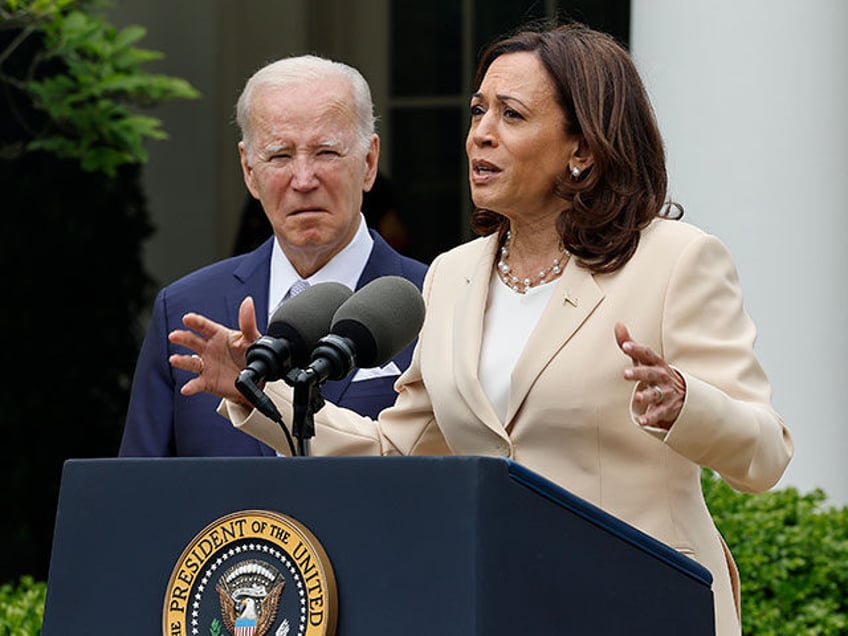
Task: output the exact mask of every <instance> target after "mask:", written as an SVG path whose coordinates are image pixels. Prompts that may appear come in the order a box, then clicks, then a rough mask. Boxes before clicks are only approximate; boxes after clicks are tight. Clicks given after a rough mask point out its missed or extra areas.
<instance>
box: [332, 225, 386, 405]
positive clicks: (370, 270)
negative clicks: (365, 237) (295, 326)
mask: <svg viewBox="0 0 848 636" xmlns="http://www.w3.org/2000/svg"><path fill="white" fill-rule="evenodd" d="M369 232H370V233H371V238H372V239H373V240H374V245H373V246H372V248H371V254H370V255H369V256H368V260H367V261H366V262H365V268H364V269H363V270H362V274H361V275H360V277H359V280H358V281H357V283H356V290H354V291H358V290H360V289H361V288H362V287H364V286H365V285H367V284H368V283H370V282H371V281H373V280H374V279H376V278H379V277H381V276H393V275H398V273H399V271H400V266H399V264H398V259H397V258H396V257H395V256H394V252H393V251H392V250H391V248H390V247H389V244H388V243H386V241H385V240H383V238H382V237H381V236H380V235H379V234H377V233H376V232H375V231H374V230H369ZM355 375H356V373H355V372H353V373H349V374H348V375H347V376H346V377H344V378H342V379H341V380H337V381H332V382H327V383H325V384H324V385H323V386H322V387H321V394H322V395H323V396H324V398H325V399H326V400H328V401H329V402H333V403H336V404H337V403H338V402H340V401H341V397H342V396H343V395H344V394H345V392H346V391H347V389H348V387H349V386H350V384H351V381H352V380H353V377H354V376H355Z"/></svg>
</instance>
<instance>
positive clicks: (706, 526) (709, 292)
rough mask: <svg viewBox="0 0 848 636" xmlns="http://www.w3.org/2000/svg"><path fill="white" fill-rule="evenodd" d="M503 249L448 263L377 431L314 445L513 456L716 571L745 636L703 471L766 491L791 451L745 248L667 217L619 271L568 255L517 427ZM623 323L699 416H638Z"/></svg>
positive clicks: (366, 426)
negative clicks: (620, 337)
mask: <svg viewBox="0 0 848 636" xmlns="http://www.w3.org/2000/svg"><path fill="white" fill-rule="evenodd" d="M496 252H497V245H496V239H495V237H494V236H490V237H487V238H480V239H476V240H473V241H471V242H468V243H466V244H464V245H461V246H459V247H457V248H455V249H452V250H451V251H449V252H446V253H444V254H442V255H440V256H439V257H438V258H436V260H435V261H434V262H433V264H432V265H431V267H430V270H429V272H428V274H427V277H426V279H425V282H424V291H423V294H424V299H425V303H426V307H427V313H426V318H425V321H424V325H423V327H422V330H421V334H420V337H419V340H418V344H417V348H416V349H415V353H414V355H413V359H412V364H411V366H410V367H409V369H408V370H407V371H406V372H405V373H404V374H403V375H402V376H401V377H400V378H399V379H398V381H397V384H396V388H397V390H398V391H399V396H398V400H397V402H396V404H395V406H393V407H390V408H388V409H386V410H385V411H383V412H382V413H381V415H380V417H379V420H378V421H377V423H376V426H375V425H374V423H373V422H372V421H371V420H365V418H363V417H361V416H359V415H357V414H355V413H353V412H351V411H346V410H343V409H339V408H337V407H335V406H334V405H332V404H327V405H326V406H325V407H324V408H323V409H321V410H320V411H319V412H318V413H317V414H316V416H315V422H316V435H315V437H314V438H313V440H312V445H311V452H312V453H313V454H314V455H374V454H382V455H412V454H446V453H453V454H457V455H493V456H504V457H510V458H512V459H513V460H515V461H517V462H520V463H521V464H523V465H525V466H527V467H528V468H530V469H532V470H534V471H536V472H538V473H540V474H541V475H543V476H545V477H547V478H548V479H550V480H552V481H554V482H556V483H558V484H559V485H561V486H562V487H564V488H565V489H567V490H569V491H570V492H572V493H574V494H576V495H578V496H580V497H582V498H584V499H586V500H588V501H589V502H591V503H593V504H595V505H597V506H599V507H601V508H603V509H604V510H606V511H607V512H609V513H611V514H613V515H615V516H616V517H618V518H620V519H622V520H624V521H626V522H628V523H630V524H632V525H633V526H635V527H637V528H639V529H641V530H642V531H644V532H646V533H648V534H650V535H652V536H654V537H655V538H657V539H659V540H660V541H662V542H664V543H666V544H668V545H670V546H672V547H674V548H676V549H677V550H679V551H680V552H682V553H684V554H686V555H688V556H690V557H691V558H693V559H695V560H697V561H699V562H700V563H701V564H703V565H704V566H705V567H707V568H708V569H709V570H710V571H711V572H712V574H713V577H714V584H713V591H714V597H715V606H716V625H717V632H716V633H717V634H719V635H721V636H724V635H731V634H739V633H740V627H739V619H738V607H739V603H738V574H737V571H736V566H735V564H734V563H733V559H732V557H731V556H730V553H729V552H728V551H727V548H726V546H725V545H724V542H723V540H722V538H721V536H720V535H719V533H718V531H717V529H716V527H715V526H714V524H713V521H712V519H711V516H710V513H709V511H708V510H707V507H706V505H705V503H704V499H703V495H702V492H701V486H700V467H701V466H706V467H709V468H711V469H713V470H715V471H717V472H719V473H720V474H721V475H722V476H723V478H724V479H725V480H727V482H728V483H730V484H731V485H732V486H733V487H734V488H736V489H738V490H741V491H744V492H760V491H764V490H766V489H768V488H770V487H771V486H773V485H774V484H775V483H776V482H777V480H778V479H779V478H780V476H781V475H782V473H783V471H784V469H785V467H786V465H787V463H788V462H789V459H790V457H791V456H792V452H793V446H792V441H791V438H790V435H789V431H788V430H787V428H786V427H785V426H784V424H783V421H782V420H781V418H780V416H779V415H778V414H777V413H776V412H775V411H774V409H773V408H772V406H771V403H770V400H771V388H770V385H769V381H768V379H767V377H766V374H765V373H764V372H763V369H762V368H761V367H760V365H759V363H758V362H757V359H756V357H755V355H754V351H753V347H754V339H755V328H754V325H753V323H752V322H751V320H750V319H749V317H748V315H747V314H746V312H745V310H744V308H743V303H742V293H741V290H740V286H739V281H738V277H737V273H736V268H735V265H734V263H733V260H732V258H731V256H730V254H729V253H728V251H727V250H726V249H725V247H724V246H723V245H722V243H721V242H720V241H719V240H717V239H716V238H715V237H713V236H710V235H708V234H706V233H704V232H702V231H701V230H699V229H697V228H695V227H693V226H691V225H688V224H686V223H683V222H681V221H671V220H663V219H657V220H655V221H654V222H653V223H652V224H651V226H650V227H649V228H647V229H646V230H645V231H644V232H643V235H642V239H641V242H640V245H639V248H638V250H637V251H636V253H635V254H634V256H633V258H632V259H631V260H630V262H628V264H627V265H626V266H625V267H623V268H622V269H621V270H619V271H617V272H615V273H613V274H609V275H594V274H591V273H590V272H588V271H587V270H586V269H583V268H581V267H579V266H578V265H577V264H576V263H575V260H574V259H570V261H569V262H568V264H567V266H566V268H565V271H564V272H563V274H562V276H561V277H560V279H559V281H558V282H557V283H556V289H555V293H554V296H553V298H552V300H551V301H550V303H549V305H548V306H547V307H546V309H545V310H544V312H543V314H542V316H541V318H540V320H539V323H538V325H537V326H536V328H535V330H534V331H533V333H532V334H531V335H530V338H529V340H528V342H527V344H526V347H525V349H524V351H523V353H522V354H521V356H520V358H519V360H518V362H517V364H516V365H515V368H514V369H512V371H511V376H512V383H511V384H512V390H511V393H510V397H509V406H508V413H507V418H506V421H505V422H501V421H500V420H499V419H498V417H497V416H496V415H495V413H494V411H493V409H492V407H491V405H490V403H489V400H488V398H487V396H486V394H485V393H484V391H483V388H482V387H481V385H480V383H479V381H478V379H477V367H478V362H479V359H480V344H481V338H482V329H483V315H484V311H485V308H486V299H487V295H488V290H489V282H490V278H491V276H492V272H493V264H494V260H495V257H496ZM616 321H622V322H624V323H625V324H626V325H627V327H628V328H629V329H630V332H631V334H632V336H633V338H634V339H636V340H637V341H639V342H641V343H644V344H647V345H649V346H650V347H652V348H653V349H654V350H655V351H657V352H658V353H659V354H661V355H662V356H663V357H664V358H665V359H666V360H667V361H668V362H669V363H670V364H672V365H673V366H674V367H675V368H677V369H678V370H680V371H681V373H682V374H683V376H684V378H685V380H686V385H687V394H686V400H685V403H684V406H683V410H682V411H681V413H680V416H679V417H678V419H677V421H676V422H675V423H674V426H673V427H672V429H671V431H670V432H668V433H667V434H666V433H665V432H664V431H652V430H646V429H643V428H640V427H639V426H638V425H637V424H636V423H635V420H634V418H633V413H632V409H633V408H634V407H633V405H632V394H633V391H634V388H635V387H634V385H633V383H632V382H629V381H626V380H624V378H623V370H624V368H625V367H627V366H629V365H630V360H629V358H627V357H626V356H625V355H624V354H623V353H622V352H621V351H620V350H619V348H618V346H617V345H616V341H615V336H614V333H613V325H614V324H615V322H616ZM504 373H510V371H509V370H508V369H505V370H504ZM266 392H267V393H268V395H270V396H271V397H272V399H273V400H274V401H275V403H277V405H278V407H279V408H280V411H281V413H282V415H283V417H284V419H285V420H286V421H287V422H291V417H292V409H291V389H289V388H288V387H287V386H286V385H285V384H283V383H281V382H277V383H273V384H269V385H268V386H267V387H266ZM219 411H220V412H221V413H222V414H224V415H226V416H227V417H229V418H230V420H231V421H232V422H233V424H234V425H235V426H237V427H240V428H241V429H242V430H244V431H246V432H248V433H250V434H251V435H253V436H255V437H258V438H259V439H261V440H262V441H265V442H266V443H268V444H270V445H271V446H273V447H275V448H276V449H277V450H278V451H280V452H282V453H287V452H288V451H287V446H286V445H285V441H284V438H283V436H282V433H281V432H280V430H279V427H278V426H277V425H276V424H274V423H272V422H270V421H269V420H266V419H265V418H264V417H263V416H261V415H260V414H258V413H257V412H252V413H248V412H247V411H246V410H245V409H243V408H241V407H239V406H237V405H236V404H234V403H230V402H226V401H224V402H222V404H221V407H220V408H219ZM634 593H638V590H634Z"/></svg>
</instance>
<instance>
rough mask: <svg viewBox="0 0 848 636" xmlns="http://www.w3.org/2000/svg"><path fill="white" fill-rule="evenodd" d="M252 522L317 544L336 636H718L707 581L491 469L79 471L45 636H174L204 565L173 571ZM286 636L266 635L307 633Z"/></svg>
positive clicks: (693, 566)
mask: <svg viewBox="0 0 848 636" xmlns="http://www.w3.org/2000/svg"><path fill="white" fill-rule="evenodd" d="M240 511H272V512H274V513H279V514H281V515H285V516H287V517H288V518H291V519H293V520H295V521H296V522H298V523H299V524H302V526H303V527H304V528H305V529H306V530H307V531H308V533H311V535H312V537H313V538H314V539H316V540H317V542H318V543H319V544H320V547H323V550H324V552H325V556H326V558H327V559H328V561H329V563H330V564H331V576H332V577H334V581H330V583H331V584H332V583H334V585H335V589H332V587H333V586H332V585H328V586H326V587H327V588H330V589H325V590H323V592H324V593H326V594H327V595H332V594H334V595H335V599H336V607H335V612H336V614H337V622H336V625H335V630H334V633H336V634H339V635H340V636H360V635H362V636H365V635H368V636H373V635H380V636H416V635H419V634H420V635H422V636H423V635H425V634H426V635H427V636H431V635H433V634H439V635H440V636H451V635H456V636H473V635H480V636H482V635H485V636H500V635H506V634H510V635H514V634H522V635H524V634H531V635H543V636H547V635H553V634H569V635H573V636H580V635H592V636H598V635H617V634H628V635H630V634H653V635H662V634H668V635H671V634H673V635H679V634H687V636H700V635H704V636H706V635H708V634H714V623H713V600H712V592H711V588H710V586H711V581H712V578H711V575H710V573H709V572H708V571H707V570H706V569H705V568H703V567H702V566H700V565H699V564H697V563H696V562H694V561H692V560H691V559H689V558H687V557H685V556H683V555H682V554H680V553H678V552H677V551H675V550H673V549H671V548H670V547H668V546H666V545H664V544H662V543H660V542H659V541H657V540H655V539H653V538H651V537H649V536H647V535H645V534H644V533H642V532H640V531H638V530H637V529H635V528H633V527H632V526H629V525H628V524H625V523H623V522H622V521H620V520H618V519H616V518H614V517H612V516H611V515H609V514H607V513H605V512H603V511H602V510H600V509H599V508H597V507H595V506H593V505H591V504H589V503H588V502H586V501H584V500H582V499H580V498H578V497H575V496H574V495H573V494H571V493H569V492H567V491H565V490H563V489H562V488H560V487H558V486H556V485H555V484H553V483H552V482H550V481H548V480H546V479H544V478H542V477H541V476H539V475H537V474H535V473H533V472H532V471H530V470H528V469H526V468H525V467H523V466H521V465H519V464H517V463H515V462H512V461H510V460H507V459H497V458H484V457H421V458H418V457H396V458H395V457H356V458H317V457H296V458H285V459H283V458H274V457H264V458H219V459H207V458H174V459H140V458H139V459H85V460H82V459H80V460H68V461H67V462H66V463H65V465H64V468H63V475H62V482H61V488H60V494H59V505H58V510H57V515H56V526H55V533H54V538H53V547H52V553H51V560H50V570H49V576H48V590H47V602H46V606H45V616H44V623H43V631H42V634H43V635H44V636H58V635H65V634H87V635H96V634H110V635H111V634H122V635H124V636H133V635H136V634H138V635H139V636H141V635H143V636H151V635H153V634H163V633H168V631H167V625H166V623H163V610H164V608H165V603H166V596H167V595H168V594H169V593H171V592H173V591H174V590H175V589H179V588H180V585H181V584H180V580H183V581H185V585H183V586H182V587H184V588H185V590H183V591H182V592H178V593H177V594H175V595H174V596H175V598H176V597H179V598H185V597H186V596H187V594H186V593H185V592H186V590H187V589H188V588H189V587H190V586H194V587H192V590H191V591H192V593H193V594H195V595H197V594H198V592H197V585H198V581H199V576H200V570H201V569H202V568H200V569H199V568H197V567H194V568H183V569H182V570H180V573H179V574H177V570H178V568H177V564H178V562H182V563H184V564H189V563H190V562H191V561H192V560H194V561H195V566H197V564H198V563H201V562H202V561H203V559H204V558H205V554H206V552H204V550H205V548H204V546H211V545H212V544H213V543H215V542H217V541H218V539H217V537H219V536H221V535H219V534H217V533H216V532H213V533H210V534H208V535H207V536H208V537H212V538H213V540H212V541H208V540H206V539H204V540H203V541H200V542H197V543H194V544H193V543H192V542H193V541H195V540H196V539H197V537H198V536H200V535H202V534H203V531H204V529H208V527H209V524H214V523H215V522H216V520H221V519H222V518H227V516H228V515H233V514H234V513H239V512H240ZM257 527H258V524H257ZM278 536H279V535H278ZM192 545H194V548H191V546H192ZM233 545H235V544H233ZM251 548H254V546H253V542H251ZM210 549H211V547H210ZM237 549H238V548H237ZM246 549H247V547H245V550H246ZM256 549H257V550H258V546H256ZM273 551H274V550H272V552H273ZM232 552H233V550H230V553H232ZM181 559H183V561H180V560H181ZM219 561H220V559H219ZM210 563H211V560H210ZM203 565H204V567H206V566H207V565H208V564H207V563H204V564H203ZM226 565H227V564H226V563H224V564H220V565H219V566H218V568H219V569H218V570H217V571H216V572H217V573H218V574H221V572H223V571H224V569H225V566H226ZM214 567H215V566H214V565H212V566H211V567H210V568H207V570H208V571H207V575H205V578H204V582H205V584H206V585H207V586H208V587H209V588H211V587H212V585H213V583H214V576H213V575H212V573H211V570H213V569H214ZM190 569H191V572H192V573H191V574H189V570H190ZM194 574H197V577H198V578H195V577H194ZM175 576H176V579H175ZM232 576H234V575H232ZM232 576H231V578H232ZM223 578H224V577H223V576H221V580H223ZM175 580H176V584H175ZM306 587H307V588H308V587H309V585H308V584H307V585H306ZM293 589H295V586H292V585H289V586H288V587H287V588H284V591H283V594H282V598H284V599H289V598H294V597H295V595H294V594H293V593H290V591H291V590H293ZM212 593H213V592H209V594H212ZM330 600H332V599H330ZM286 602H289V601H286ZM310 602H312V601H310ZM322 602H323V603H328V599H327V598H324V599H323V601H322ZM175 604H176V603H175ZM315 605H316V606H317V603H316V604H315ZM223 606H224V605H223V604H222V605H221V607H223ZM325 607H328V605H325ZM196 620H199V622H200V627H199V629H198V631H196V632H195V633H199V634H204V635H205V634H209V633H213V632H210V629H209V625H210V624H211V622H210V619H206V618H200V619H196ZM217 620H218V619H215V621H217ZM289 627H292V626H289V625H287V626H286V628H285V629H282V628H279V627H276V626H269V627H268V630H267V633H268V634H269V635H274V634H283V633H290V634H291V636H295V635H296V634H301V633H303V634H307V636H308V635H309V634H311V633H312V632H310V631H308V630H306V631H303V628H301V631H298V629H297V628H296V626H293V627H292V628H291V631H288V630H289ZM215 628H216V629H219V628H220V622H217V623H216V626H215ZM275 630H276V631H275ZM213 631H214V630H213ZM173 633H175V634H176V633H182V632H178V631H177V630H176V628H174V632H173ZM186 633H192V632H191V631H186ZM217 633H221V634H226V633H228V632H227V631H221V630H220V629H219V631H218V632H217ZM247 633H251V632H247ZM256 633H257V634H259V632H256ZM331 633H333V632H331Z"/></svg>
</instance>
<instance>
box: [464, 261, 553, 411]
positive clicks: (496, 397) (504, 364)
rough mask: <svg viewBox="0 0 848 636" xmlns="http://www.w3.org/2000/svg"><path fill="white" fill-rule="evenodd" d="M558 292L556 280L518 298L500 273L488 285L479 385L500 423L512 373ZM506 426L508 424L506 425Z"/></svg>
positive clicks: (518, 295)
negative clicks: (543, 314)
mask: <svg viewBox="0 0 848 636" xmlns="http://www.w3.org/2000/svg"><path fill="white" fill-rule="evenodd" d="M555 288H556V280H553V281H549V282H547V283H544V284H542V285H538V286H537V287H531V288H530V289H528V290H527V291H526V292H525V293H524V294H519V293H517V292H515V291H513V290H512V289H510V288H509V287H507V285H506V283H504V282H503V281H502V280H501V278H500V276H498V275H497V272H493V273H492V279H491V281H490V283H489V299H488V301H487V305H486V316H485V318H484V319H483V345H482V347H481V348H480V370H479V375H480V384H481V385H482V386H483V391H484V392H485V393H486V395H487V396H488V398H489V401H490V402H491V403H492V407H493V408H494V410H495V413H496V414H497V416H498V418H500V420H501V422H504V420H505V419H506V411H507V407H508V406H509V390H510V385H511V384H512V369H513V368H514V367H515V363H516V362H517V361H518V357H519V356H520V355H521V352H522V351H523V350H524V345H526V344H527V340H528V339H529V338H530V334H531V333H532V332H533V329H534V328H535V327H536V324H537V323H538V322H539V318H540V317H541V315H542V312H543V311H544V310H545V307H546V306H547V304H548V301H549V300H550V299H551V296H553V294H554V289H555ZM504 423H505V422H504Z"/></svg>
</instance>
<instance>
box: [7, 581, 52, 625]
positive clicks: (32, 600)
mask: <svg viewBox="0 0 848 636" xmlns="http://www.w3.org/2000/svg"><path fill="white" fill-rule="evenodd" d="M46 596H47V584H46V583H44V582H40V581H34V580H33V579H32V577H30V576H24V577H21V579H20V581H19V583H18V585H12V584H11V583H6V584H4V585H0V636H38V634H40V633H41V624H42V621H43V619H44V600H45V598H46Z"/></svg>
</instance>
